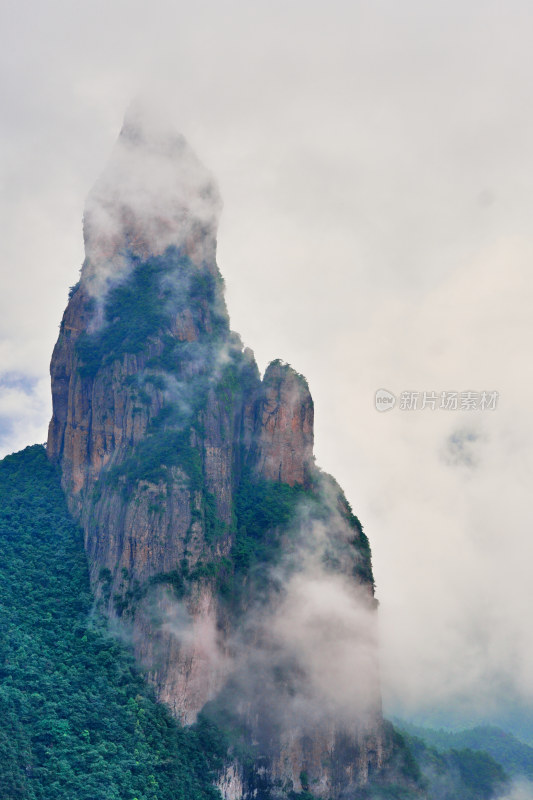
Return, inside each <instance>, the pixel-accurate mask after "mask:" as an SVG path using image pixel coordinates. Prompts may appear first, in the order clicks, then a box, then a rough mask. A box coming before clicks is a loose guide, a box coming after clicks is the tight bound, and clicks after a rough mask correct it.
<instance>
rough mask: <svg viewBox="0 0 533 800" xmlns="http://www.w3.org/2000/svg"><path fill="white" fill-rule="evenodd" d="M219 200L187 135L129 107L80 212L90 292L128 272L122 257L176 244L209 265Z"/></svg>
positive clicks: (151, 252)
mask: <svg viewBox="0 0 533 800" xmlns="http://www.w3.org/2000/svg"><path fill="white" fill-rule="evenodd" d="M221 208H222V203H221V200H220V195H219V192H218V189H217V186H216V183H215V181H214V180H213V178H212V176H211V174H210V173H209V172H208V170H207V169H206V168H205V167H204V166H203V165H202V164H201V162H200V161H199V160H198V158H197V157H196V155H195V154H194V152H193V151H192V149H191V148H190V146H189V145H188V144H187V142H186V140H185V138H184V137H183V136H182V135H181V134H179V133H177V132H176V131H175V130H174V129H173V127H172V126H171V125H170V124H169V123H168V122H166V121H165V120H162V119H161V117H160V116H158V115H157V113H156V112H154V111H153V110H152V109H146V108H145V107H143V106H141V105H140V104H136V105H135V106H132V108H130V110H129V112H128V113H127V115H126V117H125V119H124V124H123V127H122V130H121V133H120V136H119V137H118V140H117V142H116V144H115V147H114V149H113V152H112V154H111V157H110V159H109V162H108V164H107V166H106V168H105V170H104V172H103V173H102V175H101V176H100V178H99V179H98V180H97V182H96V184H95V186H94V187H93V189H92V190H91V192H90V193H89V196H88V198H87V202H86V207H85V213H84V226H83V230H84V240H85V253H86V260H85V263H84V266H83V270H82V275H81V279H82V282H83V283H84V285H85V287H86V289H87V291H88V292H89V294H91V295H92V296H97V297H99V296H101V295H102V294H103V293H105V291H107V289H108V287H109V285H110V284H111V283H112V282H113V281H116V280H120V279H122V278H123V276H124V275H125V274H127V272H128V269H129V265H128V259H127V256H128V255H129V256H130V257H131V256H136V257H138V258H141V259H146V258H148V257H149V256H157V255H161V254H162V253H164V252H165V251H166V250H167V248H168V247H170V246H174V247H176V248H178V249H179V250H180V251H182V252H184V253H186V254H187V255H188V256H189V257H190V258H191V260H192V261H193V262H194V263H195V264H198V265H207V266H208V267H210V268H211V269H214V261H215V251H216V233H217V226H218V219H219V216H220V211H221Z"/></svg>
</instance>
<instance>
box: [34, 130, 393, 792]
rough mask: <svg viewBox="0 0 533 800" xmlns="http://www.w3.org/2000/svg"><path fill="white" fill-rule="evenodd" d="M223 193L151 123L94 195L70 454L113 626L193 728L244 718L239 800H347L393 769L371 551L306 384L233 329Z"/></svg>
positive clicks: (55, 422)
mask: <svg viewBox="0 0 533 800" xmlns="http://www.w3.org/2000/svg"><path fill="white" fill-rule="evenodd" d="M219 209H220V201H219V198H218V192H217V190H216V188H215V186H214V183H213V181H212V179H211V178H210V176H209V175H208V174H207V173H206V171H205V169H204V168H203V167H202V166H201V165H200V164H199V162H198V161H197V159H196V157H195V156H194V155H193V154H192V153H191V151H190V149H189V148H188V146H187V145H186V143H185V142H184V140H183V139H182V137H180V136H177V135H175V134H173V133H169V132H168V131H167V130H166V129H165V128H154V127H153V124H152V121H151V120H150V121H149V122H148V121H147V120H146V119H143V118H142V117H139V116H136V115H135V114H133V115H130V117H129V118H128V119H127V121H126V122H125V125H124V128H123V130H122V133H121V135H120V138H119V140H118V143H117V145H116V148H115V151H114V153H113V155H112V158H111V161H110V163H109V165H108V167H107V168H106V170H105V172H104V174H103V176H102V178H101V179H100V180H99V181H98V183H97V185H96V187H95V189H94V190H93V191H92V193H91V194H90V196H89V200H88V204H87V210H86V214H85V222H84V236H85V249H86V260H85V262H84V265H83V268H82V272H81V279H80V282H79V284H78V285H77V286H76V287H73V289H72V293H71V297H70V300H69V304H68V306H67V309H66V311H65V314H64V317H63V321H62V324H61V330H60V335H59V339H58V342H57V344H56V347H55V350H54V354H53V357H52V365H51V375H52V395H53V417H52V420H51V423H50V431H49V439H48V454H49V457H50V458H51V459H52V461H53V462H55V463H57V464H59V465H60V468H61V474H62V485H63V487H64V489H65V491H66V494H67V498H68V502H69V507H70V509H71V511H72V513H73V514H74V515H75V517H76V518H77V519H78V520H79V521H80V522H81V524H82V526H83V529H84V534H85V547H86V550H87V554H88V557H89V565H90V575H91V583H92V586H93V589H94V591H95V593H96V595H97V597H98V598H99V602H100V605H101V607H102V608H103V609H104V610H105V611H106V613H107V614H108V615H109V616H110V617H111V618H113V619H116V620H117V621H118V620H120V625H121V626H122V628H123V629H124V630H127V631H128V634H129V635H130V636H131V638H132V641H133V643H134V647H135V652H136V656H137V658H138V660H139V662H140V663H141V664H142V665H143V667H144V668H145V670H146V671H147V674H148V678H149V680H150V681H151V682H152V683H153V685H154V687H155V690H156V693H157V696H158V698H159V699H160V700H161V701H163V702H164V703H165V704H166V705H167V706H168V707H169V708H170V709H171V711H172V712H173V714H174V715H175V716H177V717H178V718H179V719H180V720H182V721H183V722H185V723H191V722H193V721H194V720H195V719H196V717H197V714H198V712H199V711H200V710H201V709H202V708H204V707H206V704H208V705H207V708H208V709H209V710H210V713H213V714H214V715H215V716H216V718H217V719H218V720H219V721H220V720H229V723H228V724H229V725H230V727H231V729H232V730H233V731H235V730H237V729H238V730H240V731H241V734H240V736H239V737H238V741H234V742H233V743H232V744H231V746H230V751H229V752H228V759H227V769H226V772H225V774H222V775H221V776H220V785H221V787H222V790H223V793H224V795H225V796H226V797H227V798H240V797H251V796H254V797H275V796H280V797H285V796H287V793H288V792H291V791H296V792H299V791H307V790H310V791H312V792H313V794H315V795H316V796H319V797H325V798H334V797H340V796H341V795H343V793H345V792H346V791H351V792H353V791H355V789H356V787H358V786H361V785H364V784H365V783H367V781H368V779H369V775H371V774H377V773H380V771H382V770H383V768H384V765H385V764H386V763H387V761H388V759H389V758H390V755H391V753H392V740H391V736H390V734H387V732H386V728H385V726H384V724H383V720H382V717H381V704H380V692H379V682H378V672H377V660H376V644H375V602H374V596H373V595H374V592H373V579H372V570H371V563H370V549H369V546H368V541H367V539H366V536H365V535H364V533H363V531H362V528H361V525H360V524H359V521H358V520H357V518H356V517H355V516H354V515H353V514H352V512H351V509H350V507H349V505H348V503H347V501H346V499H345V498H344V496H343V494H342V491H341V490H340V488H339V487H338V485H337V484H336V483H335V481H334V480H333V479H332V478H330V477H329V476H327V475H325V474H323V473H321V472H320V471H319V470H318V469H317V467H316V466H315V464H314V459H313V402H312V399H311V395H310V393H309V389H308V386H307V383H306V381H305V379H304V378H303V377H302V376H301V375H299V374H298V373H296V372H295V371H294V370H293V369H292V368H291V367H289V366H288V365H286V364H283V363H282V362H280V361H274V362H272V364H271V365H270V366H269V367H268V369H267V370H266V372H265V375H264V377H263V379H262V380H261V379H260V377H259V373H258V369H257V366H256V364H255V361H254V358H253V354H252V353H251V351H249V350H246V349H243V347H242V344H241V342H240V339H239V337H238V336H237V335H236V334H234V333H232V332H231V331H230V328H229V321H228V315H227V311H226V307H225V302H224V291H223V282H222V279H221V277H220V274H219V271H218V267H217V265H216V260H215V245H216V239H215V237H216V224H217V219H218V213H219Z"/></svg>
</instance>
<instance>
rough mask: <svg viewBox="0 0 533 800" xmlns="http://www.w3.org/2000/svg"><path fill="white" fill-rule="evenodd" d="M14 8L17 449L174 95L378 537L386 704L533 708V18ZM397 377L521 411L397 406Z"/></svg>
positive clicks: (490, 713)
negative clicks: (119, 204)
mask: <svg viewBox="0 0 533 800" xmlns="http://www.w3.org/2000/svg"><path fill="white" fill-rule="evenodd" d="M3 15H4V19H3V25H2V26H1V30H2V35H3V37H5V40H4V42H3V47H2V50H1V56H0V57H1V59H2V66H3V70H2V73H1V74H2V76H3V78H2V81H3V83H2V90H3V99H4V106H3V107H4V129H3V131H2V152H3V162H2V169H3V177H4V180H3V186H4V189H3V196H2V199H1V211H2V214H1V218H2V220H3V223H4V225H3V232H2V237H1V239H0V252H1V255H2V265H3V293H2V315H1V317H0V355H1V362H2V374H3V379H2V381H3V382H2V388H3V393H2V398H1V400H0V444H1V446H2V452H4V453H7V452H10V451H12V450H15V449H19V448H21V447H23V446H25V445H27V444H29V443H30V442H33V441H44V439H45V437H46V425H47V422H48V419H49V417H50V400H49V394H48V391H47V390H46V386H47V385H48V376H47V369H48V363H49V358H50V353H51V351H52V347H53V343H54V341H55V339H56V335H57V325H58V323H59V320H60V318H61V313H62V311H63V308H64V305H65V301H66V292H67V287H68V286H69V285H72V284H74V283H76V281H77V280H78V276H79V269H80V267H81V264H82V260H83V240H82V235H81V220H82V216H83V210H84V206H85V200H86V197H87V193H88V190H89V188H90V187H91V186H93V185H94V184H95V181H96V180H97V179H98V177H99V175H100V174H101V172H102V165H104V164H105V162H106V160H107V158H108V156H109V153H110V151H111V148H112V146H113V143H114V142H115V140H116V137H117V135H118V133H119V130H120V127H121V122H122V117H123V114H124V110H125V109H126V108H128V107H129V106H130V104H131V102H132V98H135V97H136V96H138V95H143V96H144V95H146V94H148V95H150V96H151V97H155V98H157V102H160V103H161V104H162V105H163V106H164V109H165V112H166V114H168V115H170V116H171V117H172V119H173V120H174V122H175V124H176V126H177V128H178V130H180V131H182V132H183V134H184V135H185V137H186V139H187V141H189V142H190V144H191V146H192V147H193V149H194V151H195V152H197V153H198V154H199V156H200V158H201V160H202V162H204V163H206V164H207V165H208V167H209V172H210V173H212V174H214V175H215V176H216V180H217V182H218V184H219V187H220V194H221V196H222V197H223V199H224V206H225V210H224V213H223V215H222V216H221V224H220V230H219V240H218V261H219V265H220V268H221V271H222V273H223V275H224V277H225V279H226V284H227V302H228V307H229V311H230V315H231V321H232V327H233V328H234V329H235V330H238V331H239V332H240V334H241V335H242V338H243V341H244V342H245V343H246V344H247V345H249V346H250V347H251V348H252V349H253V350H254V351H255V353H256V356H257V358H258V361H259V364H260V367H261V368H262V369H263V368H264V367H265V366H266V364H267V363H268V362H269V361H270V360H271V359H272V358H275V357H281V358H283V359H284V360H286V361H289V362H290V363H291V364H293V365H294V366H295V368H296V369H297V370H298V371H300V372H302V373H303V374H305V375H306V377H307V379H308V381H309V385H310V388H311V392H312V394H313V397H314V401H315V408H316V428H315V431H316V452H317V460H318V463H319V464H320V465H321V466H322V467H323V468H324V469H326V470H327V471H328V472H332V473H333V474H335V476H336V477H337V478H338V480H339V482H340V483H341V485H342V486H343V488H344V490H345V492H346V494H347V496H348V499H349V500H350V502H351V504H352V506H353V507H354V510H355V512H356V513H357V515H358V516H359V517H360V518H361V520H362V521H363V523H364V526H365V530H366V532H367V534H368V536H369V538H370V541H371V545H372V548H373V563H374V571H375V577H376V583H377V596H378V598H379V601H380V609H379V643H380V645H379V646H380V663H381V670H382V680H383V690H384V699H385V710H386V712H388V713H403V714H405V715H407V716H410V717H412V718H416V719H418V720H419V721H429V722H431V721H435V720H438V721H439V722H444V723H445V724H450V725H453V724H464V723H465V722H469V721H472V720H479V719H489V720H497V719H500V718H503V717H505V716H506V715H508V712H509V709H510V708H520V709H522V710H523V712H524V714H526V715H527V714H528V713H530V711H531V708H532V705H533V683H532V680H533V679H532V677H531V676H532V675H533V670H532V668H531V667H532V663H533V640H532V636H531V631H530V622H529V613H528V612H529V609H530V607H531V604H532V600H533V596H532V595H533V589H532V588H531V579H530V564H531V560H532V555H533V553H532V545H531V536H530V533H529V529H530V520H531V511H530V501H529V494H530V483H531V480H530V475H531V466H532V465H531V452H532V450H531V439H532V425H531V414H530V411H529V395H530V392H531V385H530V384H531V377H530V370H528V363H529V359H530V350H531V343H532V338H533V337H532V331H531V312H530V309H531V300H532V297H531V295H532V281H531V268H530V264H531V256H532V252H533V239H532V235H531V219H532V211H533V202H532V192H531V183H530V179H529V175H530V174H532V172H533V170H532V167H533V165H532V163H531V162H532V151H531V129H532V122H533V120H532V111H531V104H530V102H529V99H530V95H531V76H532V75H533V64H532V59H533V54H532V52H531V47H530V30H531V23H532V21H533V19H532V17H533V12H532V11H531V9H530V7H529V6H528V5H527V4H525V3H523V2H519V1H518V0H514V1H513V2H511V3H508V4H507V5H506V7H505V9H503V7H502V6H501V5H500V4H497V3H495V2H489V3H485V4H483V6H481V4H477V3H472V4H469V5H467V6H465V5H464V4H459V3H456V2H451V3H446V4H444V3H442V2H437V3H434V4H431V6H428V5H427V4H422V3H421V2H412V1H411V2H407V3H404V4H402V7H401V9H400V8H399V7H398V5H397V4H396V5H395V4H393V3H391V2H383V3H380V4H378V5H376V4H372V5H371V4H368V3H365V2H358V3H352V4H347V3H344V2H334V3H333V5H330V7H328V10H327V11H326V10H325V8H324V7H323V6H320V5H318V4H306V6H305V7H304V6H303V4H301V3H293V4H290V5H289V6H287V4H284V5H283V7H281V5H280V4H276V3H274V4H269V6H268V7H267V6H266V5H257V4H256V5H255V6H254V7H253V8H252V7H245V6H243V5H242V4H239V3H236V2H233V3H223V4H214V3H209V2H205V3H202V4H200V5H198V6H196V7H195V8H194V9H193V8H190V9H184V8H178V7H176V6H175V4H171V3H169V2H165V1H160V2H156V4H155V5H153V6H151V7H150V8H148V7H147V6H146V5H145V4H144V3H142V2H133V3H129V4H124V3H122V2H117V3H114V4H112V5H109V4H107V5H104V4H103V3H100V2H96V3H93V4H92V5H91V7H90V8H81V7H74V6H65V4H64V3H62V2H59V0H52V2H49V3H47V4H45V5H44V4H37V3H36V2H34V1H32V0H28V1H27V2H22V3H18V4H17V5H16V6H15V5H13V4H8V5H6V7H5V9H4V11H3ZM162 174H163V175H164V172H163V173H162ZM199 213H201V214H203V212H199ZM217 213H218V211H217ZM202 219H204V217H203V216H202ZM378 388H386V389H388V390H389V391H391V392H393V393H395V394H396V395H397V396H399V395H400V393H401V392H402V391H408V390H409V391H419V392H423V391H435V392H440V391H452V390H456V391H463V390H465V391H466V390H470V391H483V390H495V391H498V392H499V401H498V406H497V409H496V410H495V411H494V412H472V413H470V412H460V411H456V412H451V411H450V412H444V411H438V410H436V411H434V412H433V411H430V410H424V411H412V412H408V411H405V412H404V411H400V410H399V409H398V408H395V409H393V410H392V411H391V412H388V413H387V414H380V413H378V412H377V411H376V410H375V408H374V405H373V403H374V400H373V399H374V393H375V391H376V390H377V389H378ZM457 441H460V442H462V443H463V444H462V450H461V452H460V453H458V450H457V446H455V445H454V446H452V447H451V449H450V442H457ZM294 592H295V600H297V599H298V597H300V596H301V595H300V594H298V592H299V587H298V583H296V584H295V585H294ZM346 603H347V606H346V608H347V609H348V611H347V614H348V616H349V615H350V612H349V609H350V607H351V606H350V600H349V598H347V599H346ZM311 627H312V626H311ZM319 667H320V665H318V666H317V670H318V672H319V671H320V669H319ZM511 722H512V720H511Z"/></svg>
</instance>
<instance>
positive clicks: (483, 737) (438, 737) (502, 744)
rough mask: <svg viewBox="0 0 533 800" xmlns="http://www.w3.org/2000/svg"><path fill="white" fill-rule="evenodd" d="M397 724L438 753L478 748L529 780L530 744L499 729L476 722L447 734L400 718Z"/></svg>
mask: <svg viewBox="0 0 533 800" xmlns="http://www.w3.org/2000/svg"><path fill="white" fill-rule="evenodd" d="M397 724H398V726H399V727H400V728H402V729H404V730H405V731H406V732H407V733H408V734H410V735H411V736H417V737H418V738H420V739H422V740H423V741H424V742H425V743H426V744H427V745H428V746H429V747H434V748H435V749H436V750H438V751H439V752H442V751H444V750H450V749H453V750H462V749H470V750H482V751H484V752H485V753H488V754H489V755H491V756H492V757H493V758H494V759H495V760H496V761H498V762H499V763H500V764H501V765H502V767H503V768H504V769H505V771H506V772H508V773H509V775H524V776H525V777H527V778H529V779H533V747H530V746H529V745H527V744H524V743H523V742H521V741H520V740H519V739H517V738H516V737H515V736H513V735H512V734H510V733H506V732H505V731H503V730H502V729H501V728H496V727H494V726H488V725H480V726H477V727H475V728H471V729H470V730H465V731H458V732H456V733H450V732H449V731H444V730H434V729H432V728H422V727H419V726H416V725H410V724H408V723H406V722H403V721H400V720H398V722H397Z"/></svg>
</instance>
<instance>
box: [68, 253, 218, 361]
mask: <svg viewBox="0 0 533 800" xmlns="http://www.w3.org/2000/svg"><path fill="white" fill-rule="evenodd" d="M131 261H132V270H131V274H129V275H128V277H127V279H126V280H124V281H123V282H122V283H119V284H118V285H116V286H114V287H113V288H111V289H110V290H109V292H108V294H107V296H106V299H105V305H104V324H103V325H102V326H101V327H100V328H99V329H98V330H97V331H95V332H94V333H83V334H82V335H81V336H80V337H79V339H78V342H77V345H76V349H77V352H78V355H79V357H80V362H81V365H80V372H81V373H82V375H86V376H94V375H96V373H97V372H98V370H99V369H100V367H102V366H104V365H105V364H108V363H110V362H111V361H114V360H116V359H117V358H120V357H121V356H122V355H124V353H139V352H142V351H145V350H146V348H147V346H148V345H149V344H150V341H152V340H153V338H154V337H155V336H157V335H158V334H161V333H163V332H164V331H165V329H167V328H168V326H169V324H170V322H171V319H172V316H175V315H176V313H178V312H179V311H183V310H184V309H187V310H188V311H189V312H190V314H191V315H192V319H193V321H195V320H198V319H200V318H202V317H203V316H204V314H205V310H206V308H208V307H209V308H210V309H211V314H212V327H213V332H212V334H211V335H212V336H217V335H219V334H220V333H221V332H222V331H223V330H227V326H228V321H227V316H226V313H225V310H224V309H219V308H218V306H217V281H220V278H217V277H216V276H214V275H213V274H212V273H211V272H209V271H208V270H207V269H200V268H198V267H195V266H194V265H193V264H192V262H191V261H190V259H189V258H188V257H187V256H185V255H183V254H181V253H180V251H179V250H177V249H176V248H174V247H171V248H168V250H167V251H166V252H165V253H164V255H162V256H158V257H153V258H151V259H150V260H149V261H146V262H141V261H140V260H139V259H134V258H131ZM73 289H75V287H73ZM175 346H176V341H175V340H174V339H168V340H167V341H166V347H165V350H164V353H163V356H161V359H162V360H164V361H165V362H168V363H166V366H167V368H171V369H172V368H173V367H175V360H174V358H173V355H174V348H175ZM153 366H154V367H156V366H159V364H158V361H157V359H154V362H153Z"/></svg>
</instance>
